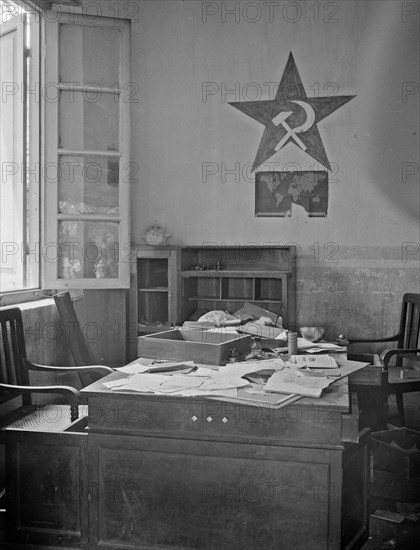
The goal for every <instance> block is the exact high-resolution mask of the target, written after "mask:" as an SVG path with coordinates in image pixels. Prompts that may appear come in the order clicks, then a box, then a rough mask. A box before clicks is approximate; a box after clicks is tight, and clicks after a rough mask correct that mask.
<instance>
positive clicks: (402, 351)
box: [380, 348, 420, 370]
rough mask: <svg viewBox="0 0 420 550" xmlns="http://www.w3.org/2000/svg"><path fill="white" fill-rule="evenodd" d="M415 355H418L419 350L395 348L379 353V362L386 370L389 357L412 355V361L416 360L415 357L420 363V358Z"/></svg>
mask: <svg viewBox="0 0 420 550" xmlns="http://www.w3.org/2000/svg"><path fill="white" fill-rule="evenodd" d="M416 353H420V349H397V348H396V349H386V350H384V351H383V352H382V353H381V355H380V359H381V362H382V363H383V366H384V369H386V370H387V369H388V364H389V361H390V359H391V357H394V356H397V357H401V356H404V355H412V356H413V357H412V358H413V359H416V357H417V359H418V360H419V361H420V357H418V356H416V355H415V354H416Z"/></svg>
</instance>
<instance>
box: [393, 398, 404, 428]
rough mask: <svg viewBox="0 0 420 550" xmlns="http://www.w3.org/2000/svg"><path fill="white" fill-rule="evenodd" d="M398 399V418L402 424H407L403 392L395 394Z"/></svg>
mask: <svg viewBox="0 0 420 550" xmlns="http://www.w3.org/2000/svg"><path fill="white" fill-rule="evenodd" d="M395 399H396V401H397V410H398V420H399V422H400V424H401V426H405V412H404V398H403V394H402V393H397V394H395Z"/></svg>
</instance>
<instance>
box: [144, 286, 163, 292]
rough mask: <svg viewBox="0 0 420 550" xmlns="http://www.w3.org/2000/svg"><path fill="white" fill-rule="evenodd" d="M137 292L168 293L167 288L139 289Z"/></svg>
mask: <svg viewBox="0 0 420 550" xmlns="http://www.w3.org/2000/svg"><path fill="white" fill-rule="evenodd" d="M138 291H139V292H168V291H169V289H168V287H162V286H161V287H152V288H139V289H138Z"/></svg>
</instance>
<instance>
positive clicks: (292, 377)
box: [265, 369, 333, 397]
mask: <svg viewBox="0 0 420 550" xmlns="http://www.w3.org/2000/svg"><path fill="white" fill-rule="evenodd" d="M332 382H333V380H330V379H328V378H327V377H324V376H307V375H306V374H305V373H303V372H302V371H295V370H291V369H284V370H282V371H277V372H275V373H274V374H272V376H271V377H270V378H269V379H268V381H267V384H266V385H265V390H266V391H269V392H275V393H295V394H298V395H302V396H305V397H321V394H322V391H323V390H324V389H325V388H326V387H327V386H329V385H330V384H331V383H332Z"/></svg>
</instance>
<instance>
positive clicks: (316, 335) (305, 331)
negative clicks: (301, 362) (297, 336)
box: [300, 327, 325, 343]
mask: <svg viewBox="0 0 420 550" xmlns="http://www.w3.org/2000/svg"><path fill="white" fill-rule="evenodd" d="M300 333H301V335H302V337H303V338H305V340H309V341H310V342H314V343H315V342H319V341H320V340H322V339H323V338H324V336H325V329H324V327H300Z"/></svg>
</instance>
